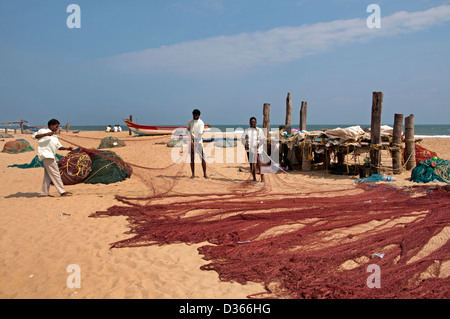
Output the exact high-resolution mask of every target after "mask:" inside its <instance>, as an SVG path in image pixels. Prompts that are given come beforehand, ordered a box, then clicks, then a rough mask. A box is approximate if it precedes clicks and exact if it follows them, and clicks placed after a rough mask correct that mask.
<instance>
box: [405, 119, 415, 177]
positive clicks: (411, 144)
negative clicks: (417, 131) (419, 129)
mask: <svg viewBox="0 0 450 319" xmlns="http://www.w3.org/2000/svg"><path fill="white" fill-rule="evenodd" d="M405 160H406V169H407V170H410V169H413V168H414V167H415V166H416V140H415V137H414V114H411V115H410V116H408V117H407V118H406V119H405Z"/></svg>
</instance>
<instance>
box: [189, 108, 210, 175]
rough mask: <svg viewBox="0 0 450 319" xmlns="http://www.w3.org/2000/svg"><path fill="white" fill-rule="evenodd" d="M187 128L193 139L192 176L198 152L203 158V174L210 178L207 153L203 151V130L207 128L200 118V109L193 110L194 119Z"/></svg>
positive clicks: (191, 148)
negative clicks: (207, 167) (206, 159)
mask: <svg viewBox="0 0 450 319" xmlns="http://www.w3.org/2000/svg"><path fill="white" fill-rule="evenodd" d="M187 130H188V131H189V136H190V140H191V147H190V152H191V172H192V176H191V178H194V177H195V153H198V155H199V156H200V158H201V160H202V168H203V176H204V177H205V178H208V176H207V175H206V161H205V154H204V152H203V138H202V136H203V132H204V130H205V123H203V121H202V120H201V119H200V111H199V110H197V109H195V110H194V111H192V120H190V121H189V123H188V125H187Z"/></svg>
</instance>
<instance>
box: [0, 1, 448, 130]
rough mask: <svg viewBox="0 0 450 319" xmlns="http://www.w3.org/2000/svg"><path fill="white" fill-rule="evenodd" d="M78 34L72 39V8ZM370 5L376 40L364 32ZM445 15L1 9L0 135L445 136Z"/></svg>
mask: <svg viewBox="0 0 450 319" xmlns="http://www.w3.org/2000/svg"><path fill="white" fill-rule="evenodd" d="M72 3H74V4H77V5H78V6H79V7H80V9H81V15H80V17H81V28H72V29H70V28H68V27H67V24H66V20H67V18H68V17H69V16H70V14H71V12H66V9H67V7H68V6H69V5H70V4H72ZM369 4H378V5H379V7H380V8H381V28H375V29H370V28H368V27H367V18H368V17H369V16H370V15H371V13H370V12H367V11H366V9H367V6H368V5H369ZM449 57H450V1H434V0H409V1H406V0H395V1H394V0H389V1H388V0H385V1H378V2H375V1H374V0H371V1H364V0H325V1H317V0H316V1H314V0H285V1H283V0H278V1H268V0H258V1H256V0H178V1H166V0H164V1H163V0H149V1H132V0H131V1H125V0H122V1H116V0H95V1H94V0H89V1H88V0H71V1H64V0H47V1H31V0H26V1H25V0H16V1H10V0H0V61H1V62H0V63H1V64H0V107H1V109H2V112H1V116H0V122H7V121H17V120H19V119H26V120H28V121H29V122H30V123H31V124H33V125H45V124H46V122H47V121H48V119H50V118H57V119H59V120H60V121H61V123H62V124H65V123H67V122H69V123H70V124H71V125H95V124H99V125H103V124H123V122H122V119H123V118H127V117H128V116H129V115H133V118H134V119H136V120H137V121H138V122H139V123H143V124H161V125H162V124H173V125H185V124H186V123H187V121H188V120H189V119H190V118H191V117H192V113H191V112H192V110H193V109H194V108H198V109H200V110H201V111H202V118H203V120H204V121H205V122H207V123H209V124H213V125H214V124H216V125H223V124H246V123H248V119H249V117H251V116H256V117H257V118H258V122H259V123H260V124H261V123H262V109H263V104H264V103H270V104H271V122H272V123H273V124H281V123H283V122H284V118H285V100H286V96H287V93H288V92H289V93H291V97H292V103H293V117H292V123H293V125H298V122H299V112H300V105H301V102H302V101H307V102H308V123H309V124H368V123H370V113H371V105H372V92H374V91H382V92H383V93H384V104H383V117H382V121H383V124H388V125H392V123H393V119H394V114H395V113H402V114H404V115H405V117H406V116H408V115H409V114H414V115H415V122H416V123H417V124H450V102H449V101H450V90H449V87H450V86H449V82H450V81H449V77H450V62H449Z"/></svg>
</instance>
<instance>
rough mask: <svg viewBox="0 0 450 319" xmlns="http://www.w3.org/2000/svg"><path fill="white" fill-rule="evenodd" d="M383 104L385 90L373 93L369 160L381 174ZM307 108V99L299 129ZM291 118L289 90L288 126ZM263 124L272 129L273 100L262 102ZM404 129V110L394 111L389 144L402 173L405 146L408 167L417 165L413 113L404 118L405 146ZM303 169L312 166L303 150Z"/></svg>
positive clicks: (395, 170)
mask: <svg viewBox="0 0 450 319" xmlns="http://www.w3.org/2000/svg"><path fill="white" fill-rule="evenodd" d="M382 108H383V93H382V92H373V93H372V115H371V124H370V132H371V141H370V143H371V145H370V163H371V174H379V173H380V172H381V150H382V144H381V113H382ZM307 110H308V103H307V102H305V101H302V103H301V108H300V125H299V129H300V130H306V116H307ZM291 118H292V99H291V94H290V93H288V94H287V97H286V121H285V125H286V126H291ZM263 128H264V129H266V132H269V131H270V103H264V106H263ZM402 133H403V114H395V115H394V126H393V138H392V143H391V145H390V150H391V154H392V167H393V173H394V174H401V173H402V170H403V164H402V163H403V160H402V156H403V151H402V150H403V148H405V159H406V160H405V161H406V162H405V168H406V170H411V169H413V168H414V167H415V165H416V158H415V138H414V115H413V114H411V115H410V116H408V117H406V118H405V146H403V143H402V135H403V134H402ZM303 153H304V156H303V162H305V161H306V163H303V162H302V169H303V170H305V169H306V170H308V168H310V161H309V160H308V159H307V156H305V154H306V152H303Z"/></svg>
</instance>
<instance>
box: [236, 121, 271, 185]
mask: <svg viewBox="0 0 450 319" xmlns="http://www.w3.org/2000/svg"><path fill="white" fill-rule="evenodd" d="M249 124H250V127H249V128H247V129H246V130H245V131H244V134H242V137H241V142H242V144H244V146H245V150H246V151H247V158H248V162H249V163H250V172H251V173H252V176H253V181H254V182H256V168H258V169H259V172H260V173H261V158H262V153H263V151H264V143H265V141H266V136H265V134H264V131H263V130H262V129H261V128H259V127H256V118H255V117H251V118H250V123H249ZM261 182H264V174H261Z"/></svg>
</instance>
